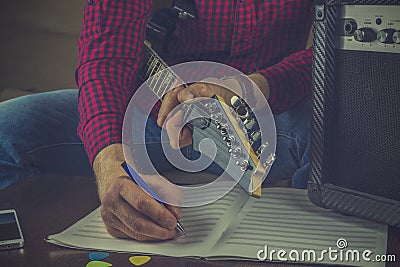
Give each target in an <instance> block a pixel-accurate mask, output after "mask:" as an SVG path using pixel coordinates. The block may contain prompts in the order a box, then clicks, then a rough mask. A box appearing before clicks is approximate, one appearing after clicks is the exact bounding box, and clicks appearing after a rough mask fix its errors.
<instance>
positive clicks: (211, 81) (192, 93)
mask: <svg viewBox="0 0 400 267" xmlns="http://www.w3.org/2000/svg"><path fill="white" fill-rule="evenodd" d="M227 88H231V89H232V90H230V89H227ZM239 90H240V85H239V83H238V82H237V81H236V80H235V79H226V80H220V79H217V78H208V79H206V80H204V81H201V82H197V83H193V84H191V85H190V86H188V87H184V86H178V87H176V88H174V89H172V90H170V91H169V92H168V93H167V94H166V95H165V96H164V99H163V102H162V104H161V108H160V112H159V114H158V119H157V124H158V125H159V126H160V127H164V128H165V130H166V131H167V134H168V137H169V139H170V144H171V147H172V148H173V149H179V148H181V147H184V146H187V145H190V144H191V143H192V133H191V132H190V130H189V129H188V128H186V127H184V128H182V127H183V125H182V119H183V111H178V112H176V113H175V114H173V115H172V116H171V117H170V118H168V120H166V119H167V117H168V114H170V112H171V111H172V110H173V109H174V108H175V107H176V106H178V105H179V104H180V103H183V102H185V101H188V100H192V99H194V98H197V97H212V96H213V95H219V96H220V97H222V98H223V99H224V100H225V102H226V103H227V104H230V99H231V98H232V96H234V95H236V94H235V93H234V92H240V91H239ZM164 123H165V125H164ZM178 136H179V138H177V137H178Z"/></svg>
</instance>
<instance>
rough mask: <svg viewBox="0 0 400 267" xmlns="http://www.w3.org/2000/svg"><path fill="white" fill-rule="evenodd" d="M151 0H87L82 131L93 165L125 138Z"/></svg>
mask: <svg viewBox="0 0 400 267" xmlns="http://www.w3.org/2000/svg"><path fill="white" fill-rule="evenodd" d="M151 6H152V1H149V0H141V1H134V0H131V1H112V0H87V3H86V6H85V10H84V20H83V26H82V31H81V35H80V38H79V59H78V67H77V71H76V81H77V84H78V86H79V88H80V91H79V104H78V109H79V114H80V118H79V119H80V121H79V125H78V129H77V133H78V135H79V137H80V138H81V139H82V140H83V143H84V146H85V149H86V151H87V153H88V156H89V160H90V163H93V160H94V157H95V156H96V154H97V153H98V152H99V151H100V150H101V149H102V148H104V147H106V146H107V145H109V144H112V143H120V142H121V141H122V134H121V131H122V130H121V125H122V122H123V117H124V111H125V109H126V106H127V103H128V101H129V99H130V97H131V96H132V93H133V90H132V88H134V84H135V82H136V81H135V73H136V72H137V70H138V68H139V62H140V60H139V58H140V56H139V55H140V54H141V50H142V49H143V42H144V39H145V24H146V22H147V16H148V14H149V13H150V10H151Z"/></svg>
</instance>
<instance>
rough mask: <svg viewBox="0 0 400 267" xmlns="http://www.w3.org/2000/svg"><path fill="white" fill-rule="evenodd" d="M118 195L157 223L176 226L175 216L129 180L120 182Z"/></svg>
mask: <svg viewBox="0 0 400 267" xmlns="http://www.w3.org/2000/svg"><path fill="white" fill-rule="evenodd" d="M120 196H121V197H122V198H123V199H124V200H125V201H126V202H127V203H128V204H129V205H130V206H132V207H133V208H134V209H135V210H136V211H137V212H139V213H142V214H144V215H146V216H147V217H149V218H151V219H152V220H153V221H154V222H156V223H157V224H158V225H160V226H162V227H165V228H167V229H170V230H171V229H174V228H175V227H176V223H177V221H176V218H175V216H174V215H173V214H172V213H171V212H170V211H169V210H168V209H166V208H165V207H163V206H161V205H160V204H159V203H158V202H157V201H156V200H154V198H152V197H151V196H150V195H149V194H147V193H146V192H144V191H143V190H142V189H141V188H140V187H139V186H137V185H136V184H134V183H132V182H131V181H129V180H125V181H123V182H122V183H121V190H120ZM121 216H122V215H121ZM140 226H141V225H139V227H140Z"/></svg>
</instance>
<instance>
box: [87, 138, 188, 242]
mask: <svg viewBox="0 0 400 267" xmlns="http://www.w3.org/2000/svg"><path fill="white" fill-rule="evenodd" d="M123 161H124V156H123V152H122V145H121V144H113V145H110V146H108V147H106V148H104V149H103V150H101V151H100V152H99V154H98V155H97V156H96V158H95V160H94V162H93V169H94V171H95V174H96V180H97V184H98V192H99V198H100V201H101V216H102V219H103V221H104V224H105V226H106V229H107V231H108V232H109V233H110V234H111V235H112V236H114V237H118V238H133V239H136V240H141V241H144V240H166V239H171V238H174V237H177V236H179V235H180V234H179V232H178V231H177V230H176V229H175V227H176V224H177V219H179V218H180V217H181V216H182V215H181V212H180V209H179V208H177V207H174V206H170V205H166V208H165V207H163V206H161V205H160V204H159V203H158V202H157V201H155V200H154V199H153V198H152V197H151V196H150V195H148V194H147V193H146V192H144V191H143V190H142V189H141V188H140V187H139V186H138V185H136V184H135V183H133V182H132V181H131V180H130V179H129V177H128V176H127V175H126V174H125V173H124V171H123V169H122V167H121V166H120V164H121V162H123Z"/></svg>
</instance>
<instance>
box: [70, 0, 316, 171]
mask: <svg viewBox="0 0 400 267" xmlns="http://www.w3.org/2000/svg"><path fill="white" fill-rule="evenodd" d="M312 2H313V1H311V0H308V1H307V0H268V1H267V0H265V1H251V0H229V1H228V0H213V1H204V0H203V1H202V0H196V6H197V12H198V18H197V19H196V20H189V21H182V22H179V23H178V24H177V27H176V30H175V32H174V35H175V40H177V41H176V42H174V43H171V44H170V46H169V52H170V54H169V56H168V58H166V59H165V60H166V62H167V63H169V64H175V63H178V62H185V61H193V60H209V61H216V62H221V63H224V64H227V65H230V66H232V67H235V68H237V69H239V70H240V71H242V72H244V73H254V72H259V73H261V74H263V75H264V76H265V77H266V79H267V80H268V83H269V86H270V90H271V92H270V99H269V103H270V106H271V108H272V110H273V111H274V112H277V113H278V112H283V111H285V110H288V109H290V108H292V107H294V106H295V105H297V104H298V103H299V102H301V101H302V100H304V99H305V98H307V97H309V96H310V94H311V65H312V52H311V49H307V50H304V46H305V43H306V41H307V37H308V35H309V31H310V27H311V23H312ZM151 8H152V1H150V0H124V1H112V0H87V3H86V6H85V11H84V19H83V27H82V32H81V35H80V38H79V63H78V67H77V71H76V81H77V84H78V86H79V88H80V93H79V106H78V108H79V112H80V123H79V126H78V135H79V136H80V138H81V139H82V141H83V143H84V145H85V148H86V151H87V153H88V156H89V159H90V162H91V163H92V162H93V160H94V157H95V156H96V154H97V153H98V152H99V151H100V150H101V149H102V148H104V147H105V146H107V145H110V144H112V143H120V142H121V140H122V136H121V128H122V122H123V117H124V112H125V109H126V106H127V103H128V102H129V100H130V97H131V96H132V94H133V93H134V91H135V89H136V88H137V81H136V80H135V78H136V77H137V72H138V69H139V67H140V66H139V65H140V63H139V62H140V57H141V53H142V49H143V42H144V40H145V26H146V22H147V18H148V15H149V13H150V11H151ZM143 102H144V103H146V99H143ZM148 102H150V101H148ZM148 104H149V105H150V104H153V103H148Z"/></svg>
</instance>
